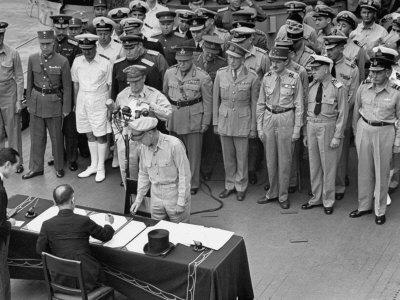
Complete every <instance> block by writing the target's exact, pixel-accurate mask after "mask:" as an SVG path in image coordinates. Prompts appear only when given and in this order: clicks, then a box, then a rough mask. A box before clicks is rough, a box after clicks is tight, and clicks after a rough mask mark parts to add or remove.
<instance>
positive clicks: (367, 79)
mask: <svg viewBox="0 0 400 300" xmlns="http://www.w3.org/2000/svg"><path fill="white" fill-rule="evenodd" d="M362 83H363V84H366V83H371V79H370V78H369V77H367V78H366V79H365V80H364V81H363V82H362Z"/></svg>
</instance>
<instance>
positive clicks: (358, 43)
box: [353, 40, 364, 48]
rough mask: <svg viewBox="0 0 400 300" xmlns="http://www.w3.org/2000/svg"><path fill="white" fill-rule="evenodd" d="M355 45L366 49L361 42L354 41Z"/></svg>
mask: <svg viewBox="0 0 400 300" xmlns="http://www.w3.org/2000/svg"><path fill="white" fill-rule="evenodd" d="M353 43H354V44H356V45H357V46H358V47H361V48H362V47H364V44H363V43H361V42H360V41H357V40H353Z"/></svg>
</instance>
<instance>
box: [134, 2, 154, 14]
mask: <svg viewBox="0 0 400 300" xmlns="http://www.w3.org/2000/svg"><path fill="white" fill-rule="evenodd" d="M129 9H130V10H131V11H140V12H142V13H144V14H146V13H147V12H148V11H149V10H150V9H149V5H148V4H147V3H146V2H144V1H141V0H133V1H131V2H130V3H129Z"/></svg>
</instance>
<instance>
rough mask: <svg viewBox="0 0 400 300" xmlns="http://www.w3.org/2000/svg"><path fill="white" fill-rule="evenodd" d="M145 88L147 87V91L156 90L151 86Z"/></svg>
mask: <svg viewBox="0 0 400 300" xmlns="http://www.w3.org/2000/svg"><path fill="white" fill-rule="evenodd" d="M147 89H148V90H149V91H151V92H154V91H156V89H155V88H153V87H151V86H147Z"/></svg>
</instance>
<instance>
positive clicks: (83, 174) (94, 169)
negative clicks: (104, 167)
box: [78, 166, 97, 178]
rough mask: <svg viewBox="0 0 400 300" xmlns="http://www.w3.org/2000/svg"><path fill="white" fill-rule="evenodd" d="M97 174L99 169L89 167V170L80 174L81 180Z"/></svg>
mask: <svg viewBox="0 0 400 300" xmlns="http://www.w3.org/2000/svg"><path fill="white" fill-rule="evenodd" d="M96 173H97V168H94V167H91V166H89V167H87V169H86V170H85V171H83V172H81V173H79V174H78V177H79V178H86V177H89V176H90V175H93V174H96Z"/></svg>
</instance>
